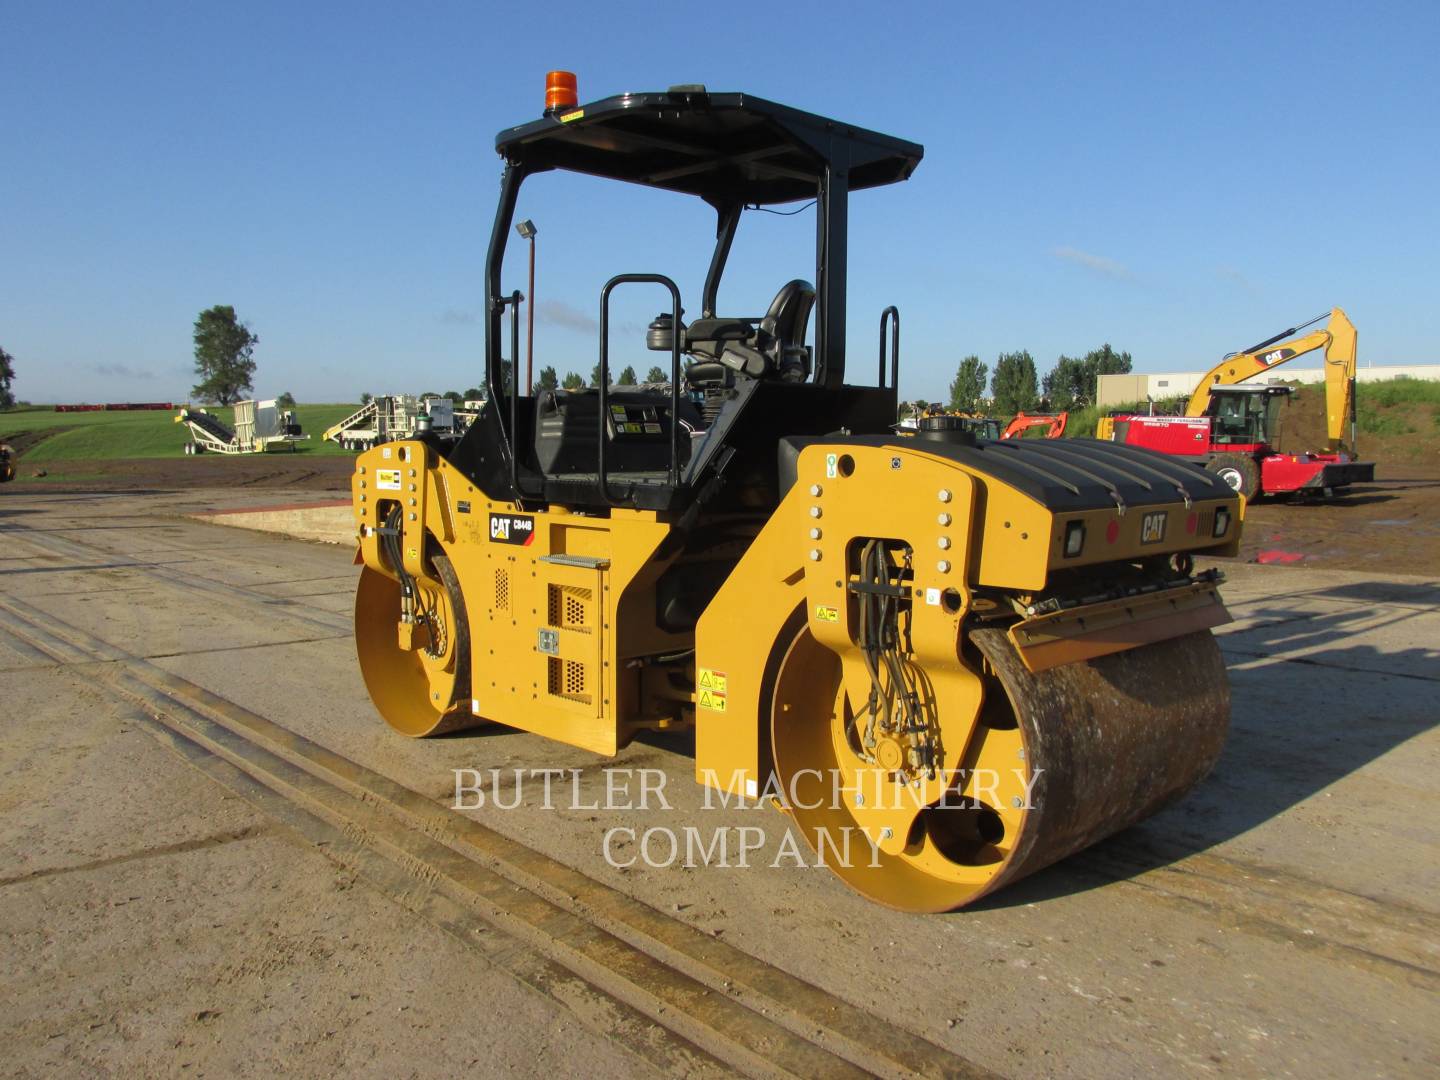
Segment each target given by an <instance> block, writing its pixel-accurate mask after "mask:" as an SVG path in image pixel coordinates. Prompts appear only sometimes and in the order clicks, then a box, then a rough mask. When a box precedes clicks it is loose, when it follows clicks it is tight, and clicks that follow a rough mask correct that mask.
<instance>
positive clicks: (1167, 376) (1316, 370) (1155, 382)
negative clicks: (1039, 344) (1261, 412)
mask: <svg viewBox="0 0 1440 1080" xmlns="http://www.w3.org/2000/svg"><path fill="white" fill-rule="evenodd" d="M1401 376H1408V377H1409V378H1412V379H1440V364H1377V365H1375V366H1374V367H1368V366H1366V367H1361V368H1359V369H1357V370H1356V372H1355V381H1356V382H1362V383H1366V382H1381V381H1383V380H1385V379H1396V378H1400V377H1401ZM1204 377H1205V372H1203V371H1159V372H1135V373H1132V374H1130V375H1101V376H1100V383H1099V386H1098V388H1097V391H1096V397H1097V398H1098V404H1099V405H1100V407H1101V408H1102V409H1108V408H1112V407H1114V406H1116V405H1128V404H1130V403H1131V402H1134V401H1160V400H1162V399H1164V398H1174V397H1179V396H1181V395H1184V396H1186V397H1188V396H1189V395H1191V394H1193V393H1194V392H1195V388H1196V387H1197V386H1199V385H1200V380H1201V379H1203V378H1204ZM1324 381H1325V370H1324V368H1321V367H1292V366H1291V365H1289V364H1286V365H1285V366H1284V367H1281V368H1276V369H1275V370H1274V371H1273V372H1272V373H1271V374H1270V375H1269V376H1268V377H1267V376H1258V375H1257V376H1256V377H1255V378H1253V379H1247V380H1246V383H1247V384H1248V385H1251V386H1263V385H1266V384H1269V383H1282V382H1302V383H1318V382H1324Z"/></svg>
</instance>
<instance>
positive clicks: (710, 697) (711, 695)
mask: <svg viewBox="0 0 1440 1080" xmlns="http://www.w3.org/2000/svg"><path fill="white" fill-rule="evenodd" d="M699 704H700V708H702V709H709V710H710V711H711V712H724V711H725V695H724V694H717V693H716V692H715V691H714V690H701V691H700V699H699Z"/></svg>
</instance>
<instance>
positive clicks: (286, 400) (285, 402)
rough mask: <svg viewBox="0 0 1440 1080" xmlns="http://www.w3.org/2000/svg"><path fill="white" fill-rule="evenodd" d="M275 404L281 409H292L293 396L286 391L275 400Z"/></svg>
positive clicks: (293, 403)
mask: <svg viewBox="0 0 1440 1080" xmlns="http://www.w3.org/2000/svg"><path fill="white" fill-rule="evenodd" d="M275 404H276V405H279V406H280V407H281V408H282V409H293V408H294V407H295V395H294V394H292V393H290V391H289V390H286V391H285V392H284V393H283V394H281V395H280V396H279V397H277V398H276V399H275Z"/></svg>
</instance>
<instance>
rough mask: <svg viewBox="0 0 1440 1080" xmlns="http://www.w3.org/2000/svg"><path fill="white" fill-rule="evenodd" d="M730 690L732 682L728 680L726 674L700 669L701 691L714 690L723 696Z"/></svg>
mask: <svg viewBox="0 0 1440 1080" xmlns="http://www.w3.org/2000/svg"><path fill="white" fill-rule="evenodd" d="M729 688H730V680H729V679H728V678H726V675H725V672H723V671H716V670H714V669H713V668H708V667H702V668H701V669H700V689H701V690H713V691H715V692H716V693H719V694H723V693H725V692H726V691H727V690H729Z"/></svg>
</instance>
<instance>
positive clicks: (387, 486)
mask: <svg viewBox="0 0 1440 1080" xmlns="http://www.w3.org/2000/svg"><path fill="white" fill-rule="evenodd" d="M375 486H376V487H377V488H378V489H379V490H381V491H399V490H400V470H399V469H376V470H375Z"/></svg>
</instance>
